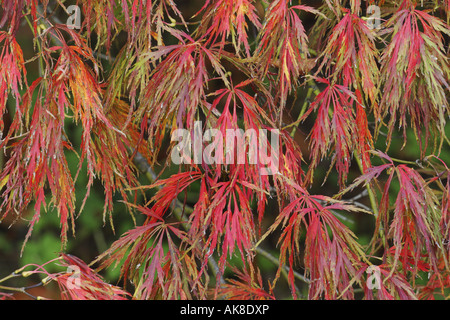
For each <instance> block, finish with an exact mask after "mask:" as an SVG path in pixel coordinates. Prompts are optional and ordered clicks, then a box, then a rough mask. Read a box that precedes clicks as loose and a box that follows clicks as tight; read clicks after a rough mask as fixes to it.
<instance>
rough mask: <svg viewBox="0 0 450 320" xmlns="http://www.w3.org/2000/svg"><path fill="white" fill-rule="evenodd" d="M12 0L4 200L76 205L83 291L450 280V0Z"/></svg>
mask: <svg viewBox="0 0 450 320" xmlns="http://www.w3.org/2000/svg"><path fill="white" fill-rule="evenodd" d="M0 5H1V11H0V46H1V49H0V148H1V150H2V153H3V154H4V156H3V157H2V158H0V165H1V171H0V193H1V198H0V215H1V218H2V219H4V220H9V221H13V222H16V223H20V221H21V220H27V221H28V226H27V227H28V232H27V233H26V235H25V238H24V244H23V246H26V245H27V242H28V241H32V240H33V230H34V229H35V227H36V226H37V225H38V224H39V223H40V222H41V220H42V219H45V218H46V217H45V214H44V212H47V211H48V212H49V213H50V214H53V213H54V214H56V215H58V217H59V223H60V229H61V230H60V238H61V254H60V256H59V257H58V258H57V259H56V260H55V261H58V262H59V263H60V267H63V268H69V269H70V270H71V271H70V272H69V271H67V272H60V273H50V272H48V271H46V269H45V268H46V267H47V264H45V265H42V266H37V265H35V266H34V267H35V269H34V270H33V271H32V274H35V273H43V274H45V275H46V278H45V281H44V280H43V281H42V284H43V285H46V284H47V283H48V282H51V281H54V282H56V283H57V284H58V286H59V288H60V291H61V297H62V298H64V299H216V298H225V299H278V298H284V297H285V296H283V295H284V294H287V295H289V297H292V298H294V299H301V298H307V299H433V298H435V297H437V296H443V297H446V298H448V296H446V295H447V293H446V292H448V291H446V289H448V287H449V286H450V280H449V279H450V278H449V277H450V273H449V271H450V270H449V264H450V261H449V256H450V251H449V241H450V207H449V203H450V181H449V178H450V171H449V169H448V165H447V164H446V161H448V159H450V158H449V156H448V152H449V146H450V141H449V139H448V137H447V136H448V133H447V132H448V125H447V120H446V119H447V117H448V115H449V107H450V106H449V103H448V101H449V100H448V99H449V89H450V87H449V81H450V65H449V63H450V62H449V61H450V60H449V58H450V56H449V52H450V50H449V47H448V45H449V37H450V31H449V30H450V27H449V25H448V23H449V19H450V1H440V0H428V1H414V0H384V1H381V0H380V1H376V0H372V1H361V0H326V1H306V0H305V1H288V0H273V1H266V0H239V1H230V0H190V1H185V2H182V1H172V0H153V1H152V0H145V1H132V0H120V1H118V0H116V1H103V0H102V1H93V0H78V1H76V8H79V9H80V14H81V17H82V19H81V23H80V25H79V26H73V25H71V24H69V23H66V20H67V19H68V18H69V16H68V14H70V12H69V11H68V8H67V6H68V2H67V3H66V1H56V2H54V3H53V2H50V1H46V0H21V1H9V0H1V1H0ZM58 10H59V11H61V12H59V11H58ZM67 21H68V20H67ZM21 28H23V29H25V30H27V32H28V33H29V34H31V35H32V45H29V46H28V47H27V50H28V51H26V50H25V46H26V45H27V44H25V43H24V42H23V37H21V36H20V32H19V30H21ZM73 128H77V129H78V128H79V130H77V131H76V132H72V131H74V130H73ZM411 154H412V155H411ZM73 155H75V157H71V156H73ZM74 158H75V159H77V160H76V161H73V160H70V159H74ZM82 175H85V176H86V180H82V181H86V183H85V185H84V186H83V190H82V191H83V194H82V195H81V197H82V198H81V202H80V201H78V200H79V199H78V198H79V196H80V194H81V193H80V192H79V190H77V188H76V185H77V183H79V181H80V179H81V176H82ZM94 189H95V190H97V189H101V190H102V192H103V195H104V204H102V206H101V211H102V213H103V220H105V221H106V217H108V220H109V222H110V226H111V228H112V230H114V231H116V228H115V217H114V211H115V210H116V209H117V207H118V204H120V206H121V207H120V208H123V207H124V205H125V207H126V210H127V211H129V212H130V213H131V215H130V219H131V220H132V221H133V227H131V228H130V229H128V230H125V231H124V232H123V234H117V235H116V238H115V240H114V241H112V242H111V243H110V244H109V247H108V248H106V250H104V251H103V252H98V253H97V254H96V257H94V258H93V259H92V263H91V264H90V265H87V264H86V263H85V262H83V261H82V260H81V259H80V258H77V257H75V256H73V255H70V254H68V252H67V251H68V249H67V244H68V243H70V242H71V241H73V239H74V236H75V235H76V234H77V232H78V229H77V227H76V224H77V221H78V218H79V217H80V215H89V214H92V213H91V212H88V211H87V210H86V209H85V208H86V203H88V202H89V201H90V200H91V195H92V193H93V192H95V190H94ZM367 229H369V231H367ZM363 230H364V231H363ZM362 233H365V234H362ZM263 258H266V260H268V261H270V263H272V264H273V263H275V265H274V266H273V265H271V268H268V267H267V266H265V267H264V264H263V263H262V262H261V261H262V260H261V259H263ZM52 262H54V261H52ZM27 267H28V266H27ZM114 267H118V269H119V271H120V279H121V280H122V281H121V282H120V283H121V284H123V287H122V288H121V287H119V286H110V285H109V284H108V283H107V281H106V280H104V278H103V277H102V276H100V273H101V272H103V271H104V270H105V269H112V268H114ZM24 268H25V267H24ZM22 270H24V269H22ZM74 270H76V272H77V274H76V277H74V273H73V272H75V271H74ZM267 270H269V271H267ZM24 272H25V271H23V272H22V273H14V277H15V276H17V275H19V274H22V275H23V274H24ZM74 279H75V280H76V281H74ZM373 281H375V284H374V283H373ZM282 282H284V283H282ZM286 284H287V287H288V288H289V291H288V292H287V293H286V292H283V293H282V294H280V296H279V291H278V290H279V288H280V287H281V288H283V286H284V285H286ZM0 295H1V296H2V297H9V296H8V295H6V294H5V295H3V294H1V293H0Z"/></svg>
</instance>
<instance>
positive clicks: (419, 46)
mask: <svg viewBox="0 0 450 320" xmlns="http://www.w3.org/2000/svg"><path fill="white" fill-rule="evenodd" d="M386 27H391V30H392V31H391V33H390V37H391V38H392V41H391V42H390V43H389V44H388V45H387V46H386V47H385V48H384V50H383V53H382V55H381V59H380V60H381V81H382V82H383V83H384V87H383V95H382V98H381V102H380V106H382V108H383V109H382V112H381V116H383V117H386V116H387V115H388V114H389V116H390V120H389V124H388V127H389V132H388V146H389V142H390V139H391V137H392V133H393V130H394V124H395V123H396V122H397V121H398V123H399V126H400V128H403V135H404V140H405V143H406V131H405V128H406V126H407V125H408V123H407V121H408V119H407V116H408V115H409V116H410V124H411V127H412V128H413V129H414V131H415V133H416V137H417V139H421V133H422V127H423V128H424V130H425V140H424V144H425V145H424V146H423V145H421V149H422V152H423V151H424V150H425V149H426V147H427V144H428V139H429V137H430V131H435V130H437V131H438V133H439V134H440V135H441V137H443V134H444V133H443V130H444V125H445V113H446V112H448V99H447V98H446V93H445V92H446V90H448V89H449V85H448V79H449V77H450V68H449V66H448V63H447V58H446V53H445V50H444V43H443V35H444V34H446V35H449V34H450V32H449V27H448V26H447V25H446V24H445V23H444V22H443V21H442V20H440V19H439V18H437V17H434V16H431V15H430V14H428V13H427V12H424V11H421V10H417V9H416V8H415V5H414V4H413V2H410V1H403V2H402V5H401V6H400V7H399V8H398V10H397V12H396V13H395V14H394V15H393V16H392V17H391V18H390V19H389V20H388V21H387V22H386ZM419 52H420V54H419ZM419 75H422V76H419Z"/></svg>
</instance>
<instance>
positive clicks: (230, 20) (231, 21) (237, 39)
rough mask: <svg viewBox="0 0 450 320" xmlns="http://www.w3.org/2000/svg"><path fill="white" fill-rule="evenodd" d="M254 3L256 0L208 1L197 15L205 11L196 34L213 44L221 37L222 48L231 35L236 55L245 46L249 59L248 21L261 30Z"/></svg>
mask: <svg viewBox="0 0 450 320" xmlns="http://www.w3.org/2000/svg"><path fill="white" fill-rule="evenodd" d="M254 2H255V1H254V0H237V1H236V0H235V1H232V0H212V1H211V0H207V1H206V2H205V4H204V6H203V8H202V9H201V10H200V11H199V12H197V13H196V15H199V14H201V13H202V12H203V11H204V12H203V13H202V20H201V23H200V25H199V27H198V28H197V30H196V32H195V33H196V34H198V36H199V37H202V38H203V37H208V40H207V41H208V42H213V43H214V42H216V40H217V39H218V38H219V37H221V38H220V41H219V42H220V46H221V47H223V46H224V45H225V43H226V41H225V40H226V39H227V38H228V37H229V36H230V35H231V37H232V43H233V45H234V48H235V50H236V53H237V54H239V53H240V51H241V47H242V45H243V46H244V49H245V53H246V55H247V57H248V58H249V57H250V56H251V53H250V44H249V41H248V34H247V30H248V24H247V21H246V19H248V20H249V21H251V22H252V24H253V26H254V27H255V28H257V29H260V28H261V23H260V22H259V17H258V15H257V13H256V8H255V6H254V5H253V3H254Z"/></svg>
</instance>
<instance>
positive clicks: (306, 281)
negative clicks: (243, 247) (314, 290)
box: [256, 247, 311, 283]
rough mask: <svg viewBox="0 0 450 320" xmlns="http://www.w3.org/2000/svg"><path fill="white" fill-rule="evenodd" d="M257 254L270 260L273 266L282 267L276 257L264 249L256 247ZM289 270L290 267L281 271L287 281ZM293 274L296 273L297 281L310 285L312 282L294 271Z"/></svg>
mask: <svg viewBox="0 0 450 320" xmlns="http://www.w3.org/2000/svg"><path fill="white" fill-rule="evenodd" d="M256 252H258V253H259V254H260V255H262V256H264V257H265V258H267V259H268V260H270V261H271V262H272V263H273V264H275V265H280V261H279V260H278V259H277V258H276V257H274V256H273V255H272V254H271V253H270V252H268V251H266V250H264V249H262V248H261V247H256ZM287 270H289V267H288V266H284V267H283V269H282V270H281V272H282V273H283V274H284V275H285V277H286V279H287ZM293 272H294V277H295V278H296V279H298V280H300V281H303V282H305V283H310V282H311V281H310V280H309V279H308V278H306V277H305V276H303V275H301V274H300V273H298V272H297V271H295V270H294V271H293Z"/></svg>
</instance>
